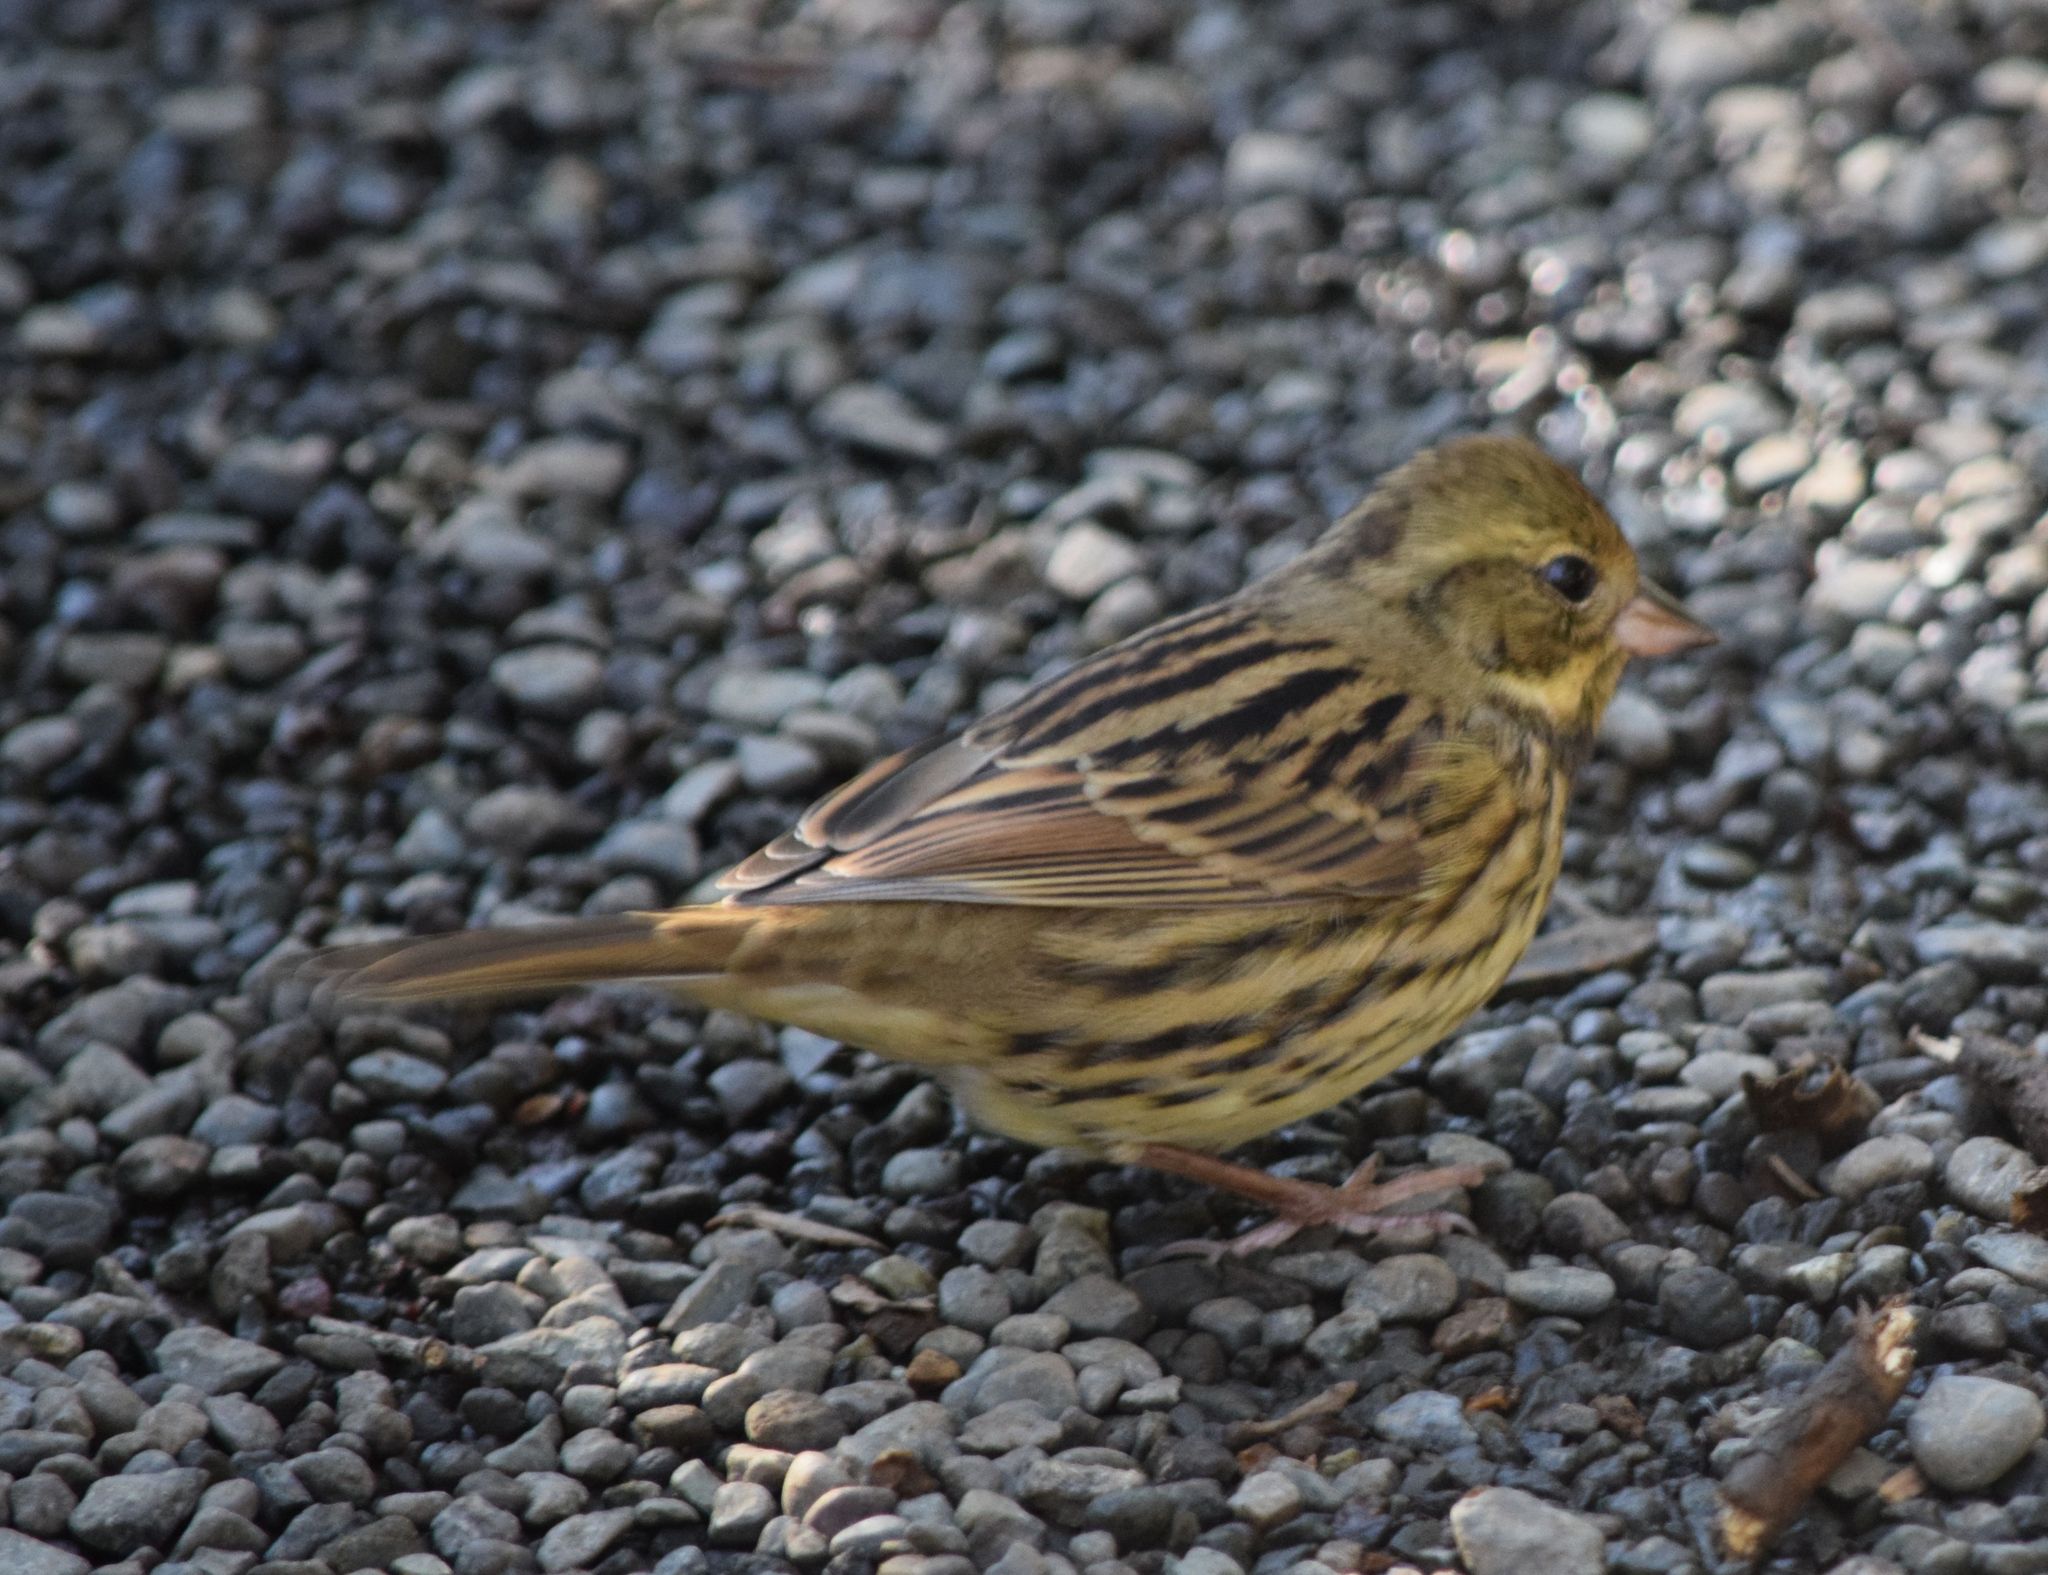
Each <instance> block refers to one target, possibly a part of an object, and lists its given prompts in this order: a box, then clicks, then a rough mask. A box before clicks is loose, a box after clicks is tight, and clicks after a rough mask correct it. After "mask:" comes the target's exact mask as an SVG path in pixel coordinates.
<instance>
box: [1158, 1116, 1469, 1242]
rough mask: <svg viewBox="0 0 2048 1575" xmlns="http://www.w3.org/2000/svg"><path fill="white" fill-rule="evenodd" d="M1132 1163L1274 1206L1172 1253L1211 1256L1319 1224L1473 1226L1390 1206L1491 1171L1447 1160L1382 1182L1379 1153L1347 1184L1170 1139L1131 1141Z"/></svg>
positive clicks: (1412, 1231)
mask: <svg viewBox="0 0 2048 1575" xmlns="http://www.w3.org/2000/svg"><path fill="white" fill-rule="evenodd" d="M1127 1157H1128V1159H1129V1161H1130V1163H1132V1164H1134V1165H1144V1166H1148V1167H1149V1168H1151V1169H1153V1170H1163V1171H1167V1172H1170V1173H1171V1174H1173V1175H1176V1176H1185V1177H1187V1178H1188V1179H1189V1180H1191V1181H1200V1182H1205V1183H1207V1184H1208V1185H1209V1186H1212V1187H1216V1188H1219V1189H1221V1190H1223V1191H1226V1192H1235V1193H1237V1194H1238V1195H1239V1196H1241V1197H1247V1198H1251V1199H1253V1200H1254V1201H1256V1202H1258V1203H1262V1204H1264V1205H1265V1206H1266V1207H1267V1208H1269V1209H1271V1210H1272V1211H1273V1218H1272V1219H1270V1220H1268V1221H1267V1222H1266V1223H1265V1224H1263V1225H1258V1226H1254V1227H1253V1228H1252V1229H1251V1230H1248V1231H1246V1232H1245V1233H1244V1234H1243V1235H1241V1236H1238V1237H1235V1238H1233V1239H1232V1240H1230V1241H1227V1242H1212V1241H1186V1242H1174V1243H1172V1244H1170V1245H1169V1246H1168V1247H1167V1248H1166V1249H1165V1250H1166V1251H1168V1252H1191V1253H1199V1254H1202V1255H1203V1256H1207V1257H1222V1256H1225V1255H1226V1254H1227V1255H1229V1256H1231V1257H1244V1256H1246V1255H1248V1254H1250V1253H1254V1252H1259V1251H1263V1250H1264V1249H1265V1248H1268V1247H1277V1246H1279V1245H1280V1244H1281V1243H1282V1242H1284V1241H1286V1240H1288V1239H1289V1238H1290V1237H1292V1236H1293V1235H1294V1234H1295V1232H1297V1231H1301V1230H1307V1229H1308V1228H1310V1227H1311V1226H1315V1225H1330V1226H1334V1227H1335V1228H1336V1229H1338V1230H1340V1231H1342V1232H1344V1233H1345V1234H1346V1235H1350V1236H1393V1235H1399V1236H1414V1237H1420V1238H1427V1237H1431V1236H1438V1235H1443V1234H1446V1233H1448V1232H1452V1231H1469V1230H1471V1229H1472V1222H1471V1221H1470V1220H1468V1219H1467V1218H1465V1216H1464V1215H1462V1214H1454V1213H1451V1212H1450V1211H1448V1210H1443V1209H1432V1210H1423V1211H1409V1212H1403V1213H1395V1212H1392V1210H1393V1209H1394V1206H1395V1205H1397V1204H1401V1203H1406V1202H1408V1201H1409V1200H1411V1199H1414V1198H1419V1197H1426V1196H1428V1195H1429V1194H1431V1193H1433V1192H1442V1191H1444V1190H1446V1189H1448V1188H1453V1187H1476V1186H1478V1185H1479V1183H1480V1182H1481V1181H1483V1180H1484V1179H1485V1177H1486V1172H1485V1171H1483V1170H1481V1169H1480V1168H1479V1167H1478V1166H1477V1165H1444V1166H1440V1167H1438V1168H1437V1169H1435V1170H1415V1171H1410V1172H1409V1173H1408V1174H1407V1175H1405V1176H1396V1177H1394V1179H1393V1180H1391V1181H1381V1180H1379V1179H1378V1175H1379V1156H1378V1155H1377V1154H1374V1155H1371V1156H1369V1157H1368V1158H1367V1159H1366V1161H1365V1163H1363V1164H1362V1165H1360V1166H1359V1167H1358V1168H1357V1169H1356V1170H1354V1171H1353V1172H1352V1173H1351V1175H1350V1176H1349V1177H1348V1178H1347V1179H1346V1180H1345V1182H1344V1183H1343V1185H1342V1186H1336V1187H1328V1186H1324V1185H1323V1184H1322V1183H1321V1182H1316V1181H1296V1180H1294V1179H1292V1178H1290V1177H1286V1176H1274V1175H1269V1174H1267V1173H1266V1172H1265V1171H1263V1170H1255V1169H1253V1168H1252V1167H1251V1166H1249V1165H1234V1164H1232V1163H1231V1162H1230V1161H1228V1160H1223V1159H1216V1158H1214V1157H1212V1156H1210V1155H1208V1154H1197V1153H1195V1152H1194V1151H1192V1150H1190V1149H1184V1148H1176V1147H1174V1146H1173V1145H1172V1144H1168V1143H1144V1144H1138V1145H1134V1146H1133V1148H1132V1149H1131V1150H1130V1151H1129V1153H1128V1155H1127Z"/></svg>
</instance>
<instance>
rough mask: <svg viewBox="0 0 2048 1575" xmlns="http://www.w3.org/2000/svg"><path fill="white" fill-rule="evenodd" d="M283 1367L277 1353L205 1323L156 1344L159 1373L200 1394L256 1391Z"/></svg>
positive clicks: (171, 1333) (172, 1332)
mask: <svg viewBox="0 0 2048 1575" xmlns="http://www.w3.org/2000/svg"><path fill="white" fill-rule="evenodd" d="M283 1366H284V1358H283V1357H282V1356H280V1355H278V1353H277V1352H275V1351H273V1350H270V1349H269V1348H267V1347H265V1346H261V1345H258V1344H256V1343H255V1342H254V1341H252V1340H238V1339H236V1338H235V1337H234V1336H232V1335H228V1334H223V1333H221V1331H220V1330H218V1329H210V1328H208V1327H206V1326H205V1325H203V1324H194V1325H189V1326H187V1327H185V1328H183V1329H173V1330H172V1331H171V1332H170V1333H169V1334H167V1335H165V1336H164V1337H163V1339H162V1340H160V1341H159V1342H158V1343H157V1348H156V1367H157V1371H158V1372H160V1373H162V1374H163V1375H164V1376H165V1377H167V1378H169V1379H170V1380H171V1381H172V1382H173V1383H180V1384H190V1385H191V1386H192V1387H193V1388H195V1389H197V1390H198V1391H199V1392H200V1393H201V1394H205V1395H221V1394H229V1393H233V1392H235V1391H238V1390H245V1389H253V1388H254V1387H255V1386H256V1385H258V1384H260V1383H262V1382H263V1381H264V1380H265V1379H267V1378H269V1377H270V1376H271V1375H272V1374H274V1373H275V1372H277V1370H278V1369H279V1368H281V1367H283Z"/></svg>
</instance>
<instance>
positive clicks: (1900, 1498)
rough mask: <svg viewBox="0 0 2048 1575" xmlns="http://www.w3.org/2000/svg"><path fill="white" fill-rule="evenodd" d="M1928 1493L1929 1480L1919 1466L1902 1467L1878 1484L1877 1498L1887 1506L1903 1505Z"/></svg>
mask: <svg viewBox="0 0 2048 1575" xmlns="http://www.w3.org/2000/svg"><path fill="white" fill-rule="evenodd" d="M1926 1491H1927V1478H1925V1477H1923V1476H1922V1475H1921V1474H1920V1468H1919V1467H1918V1466H1901V1467H1900V1468H1899V1469H1898V1470H1897V1471H1894V1472H1893V1473H1892V1474H1891V1475H1890V1476H1888V1477H1886V1478H1885V1479H1884V1481H1883V1482H1881V1483H1879V1484H1878V1488H1877V1496H1878V1497H1879V1498H1881V1499H1883V1500H1884V1501H1885V1502H1886V1503H1887V1504H1903V1503H1905V1502H1906V1500H1907V1499H1909V1498H1918V1497H1920V1496H1921V1494H1923V1493H1925V1492H1926Z"/></svg>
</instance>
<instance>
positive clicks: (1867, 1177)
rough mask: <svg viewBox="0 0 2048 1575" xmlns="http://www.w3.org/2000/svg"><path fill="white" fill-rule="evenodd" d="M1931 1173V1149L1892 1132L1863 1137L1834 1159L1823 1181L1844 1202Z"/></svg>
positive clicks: (1932, 1172)
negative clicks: (1878, 1135) (1838, 1157)
mask: <svg viewBox="0 0 2048 1575" xmlns="http://www.w3.org/2000/svg"><path fill="white" fill-rule="evenodd" d="M1933 1174H1934V1150H1933V1149H1932V1148H1930V1147H1928V1145H1927V1144H1926V1143H1924V1142H1922V1141H1921V1140H1920V1139H1919V1138H1916V1137H1913V1136H1912V1135H1910V1134H1909V1133H1904V1132H1892V1133H1886V1134H1884V1135H1882V1136H1880V1137H1873V1138H1865V1139H1864V1140H1863V1141H1862V1142H1861V1143H1858V1144H1857V1145H1856V1146H1855V1147H1854V1148H1852V1149H1850V1150H1849V1152H1848V1153H1846V1154H1844V1155H1843V1156H1842V1157H1841V1158H1840V1159H1838V1160H1836V1161H1835V1162H1834V1165H1833V1167H1832V1169H1831V1171H1830V1172H1828V1173H1827V1174H1826V1175H1824V1176H1823V1178H1822V1181H1823V1184H1824V1185H1825V1186H1826V1187H1827V1189H1828V1191H1829V1192H1831V1193H1833V1194H1834V1195H1835V1196H1836V1197H1838V1198H1842V1199H1844V1200H1846V1201H1848V1202H1851V1203H1853V1202H1855V1201H1856V1200H1857V1199H1859V1198H1863V1197H1867V1196H1869V1195H1870V1194H1871V1193H1873V1192H1875V1191H1876V1190H1877V1189H1878V1188H1880V1187H1896V1186H1901V1185H1903V1184H1905V1183H1907V1182H1912V1181H1925V1180H1926V1179H1927V1178H1928V1177H1929V1176H1931V1175H1933Z"/></svg>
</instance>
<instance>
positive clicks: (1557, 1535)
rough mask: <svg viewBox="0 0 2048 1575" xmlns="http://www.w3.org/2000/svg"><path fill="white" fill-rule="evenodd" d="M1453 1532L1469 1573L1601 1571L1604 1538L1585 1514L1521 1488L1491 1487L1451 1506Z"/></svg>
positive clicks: (1574, 1574)
mask: <svg viewBox="0 0 2048 1575" xmlns="http://www.w3.org/2000/svg"><path fill="white" fill-rule="evenodd" d="M1451 1535H1452V1536H1453V1537H1454V1538H1455V1539H1456V1540H1457V1544H1458V1557H1459V1558H1461V1559H1463V1560H1464V1561H1465V1567H1466V1568H1467V1569H1468V1570H1470V1571H1471V1575H1520V1572H1522V1571H1524V1570H1531V1569H1542V1570H1544V1571H1546V1572H1547V1575H1600V1572H1601V1571H1603V1570H1605V1569H1606V1568H1607V1544H1606V1539H1605V1538H1604V1537H1603V1536H1602V1535H1601V1534H1600V1531H1599V1528H1597V1527H1596V1526H1594V1525H1593V1523H1592V1522H1591V1521H1589V1520H1587V1519H1585V1518H1584V1517H1583V1516H1580V1515H1578V1514H1575V1513H1574V1512H1572V1511H1571V1510H1568V1509H1564V1508H1561V1507H1559V1506H1558V1505H1556V1504H1549V1503H1545V1502H1544V1501H1543V1500H1542V1499H1540V1498H1538V1497H1536V1496H1535V1495H1534V1494H1533V1493H1525V1492H1523V1491H1522V1490H1521V1489H1520V1488H1512V1487H1489V1488H1481V1489H1480V1490H1479V1491H1477V1492H1475V1493H1468V1494H1467V1495H1465V1497H1463V1498H1461V1499H1459V1500H1458V1501H1457V1503H1455V1504H1453V1505H1452V1506H1451Z"/></svg>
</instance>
